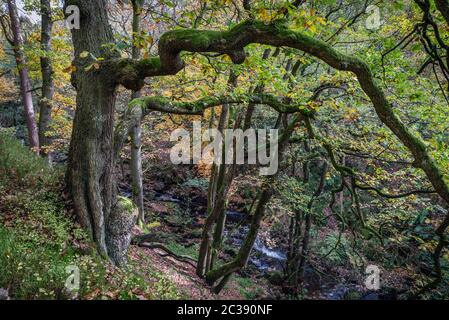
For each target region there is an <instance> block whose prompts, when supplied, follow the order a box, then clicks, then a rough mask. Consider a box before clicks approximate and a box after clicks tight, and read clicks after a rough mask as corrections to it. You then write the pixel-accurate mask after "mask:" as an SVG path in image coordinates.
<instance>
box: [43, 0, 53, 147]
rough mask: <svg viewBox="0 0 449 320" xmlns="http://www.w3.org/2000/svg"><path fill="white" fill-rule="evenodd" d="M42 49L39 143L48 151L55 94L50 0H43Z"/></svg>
mask: <svg viewBox="0 0 449 320" xmlns="http://www.w3.org/2000/svg"><path fill="white" fill-rule="evenodd" d="M40 8H41V49H42V56H41V58H40V60H41V61H40V62H41V72H42V90H41V92H42V97H41V99H40V101H39V103H40V112H39V143H40V147H41V148H43V153H47V152H46V150H45V147H46V146H48V144H49V138H48V136H47V135H48V129H49V128H48V126H49V124H50V121H51V109H52V100H53V95H54V91H55V88H54V84H53V65H52V62H51V59H50V57H49V55H50V52H51V33H52V27H53V20H52V9H51V1H50V0H41V2H40Z"/></svg>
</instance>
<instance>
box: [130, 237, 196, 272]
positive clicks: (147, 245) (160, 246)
mask: <svg viewBox="0 0 449 320" xmlns="http://www.w3.org/2000/svg"><path fill="white" fill-rule="evenodd" d="M137 246H139V247H144V248H148V249H160V250H163V251H165V252H166V253H167V255H168V256H170V257H172V258H174V259H176V260H178V261H180V262H184V263H188V264H190V265H191V266H192V267H194V268H196V260H195V259H193V258H192V257H190V256H184V255H178V254H176V253H174V252H173V251H172V250H170V249H169V248H167V247H166V246H165V245H163V244H162V243H158V242H152V243H149V242H142V243H139V244H137ZM167 255H165V256H167Z"/></svg>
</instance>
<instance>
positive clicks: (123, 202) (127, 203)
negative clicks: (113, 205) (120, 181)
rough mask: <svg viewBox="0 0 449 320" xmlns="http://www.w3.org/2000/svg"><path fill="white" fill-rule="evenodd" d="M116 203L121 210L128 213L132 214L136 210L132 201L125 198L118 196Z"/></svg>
mask: <svg viewBox="0 0 449 320" xmlns="http://www.w3.org/2000/svg"><path fill="white" fill-rule="evenodd" d="M117 203H118V205H119V206H120V207H121V208H123V209H125V210H126V211H128V212H130V213H132V212H133V211H134V210H135V209H136V206H135V205H134V203H133V202H132V200H131V199H129V198H126V197H122V196H118V197H117Z"/></svg>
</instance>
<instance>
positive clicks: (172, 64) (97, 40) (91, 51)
mask: <svg viewBox="0 0 449 320" xmlns="http://www.w3.org/2000/svg"><path fill="white" fill-rule="evenodd" d="M69 4H71V5H72V4H73V5H78V7H79V8H80V13H81V22H82V26H81V29H80V30H73V31H72V35H73V43H74V47H75V61H74V64H75V66H76V70H77V71H76V72H75V74H74V83H75V86H76V88H77V92H78V97H77V112H76V115H75V121H74V128H73V135H72V141H71V148H70V160H69V166H68V183H69V187H70V189H71V191H72V195H73V199H74V204H75V207H76V210H77V213H78V215H79V217H80V220H81V222H82V223H83V225H84V226H86V228H87V229H88V230H89V231H90V233H91V235H92V236H93V238H94V240H95V241H96V243H97V245H98V248H99V251H100V252H101V253H103V254H104V255H106V254H108V255H109V256H110V257H111V258H112V259H113V260H114V261H115V262H116V263H120V262H123V261H124V260H125V257H126V248H127V244H129V242H128V237H129V230H130V227H129V226H130V225H132V221H131V220H132V219H130V216H129V215H126V214H123V210H121V209H123V207H124V206H123V205H120V204H119V202H120V201H117V200H116V199H117V198H116V196H115V190H114V176H113V168H114V164H115V163H114V157H113V128H114V126H113V118H114V117H113V113H114V100H115V94H116V88H117V86H118V85H120V84H121V85H123V86H125V87H126V88H128V89H132V90H139V89H140V88H141V87H142V86H143V80H144V79H145V78H146V77H153V76H163V75H170V74H175V73H177V72H179V71H180V70H182V69H183V68H184V66H185V64H184V61H183V60H182V59H181V52H183V51H190V52H216V53H219V54H226V55H228V56H229V57H230V58H231V60H232V61H233V62H234V63H237V64H238V63H243V62H244V61H245V58H246V53H245V51H244V48H245V47H246V46H247V45H248V44H251V43H258V44H264V45H271V46H276V47H280V46H285V47H290V48H294V49H298V50H300V51H303V52H305V53H307V54H309V55H311V56H314V57H316V58H318V59H320V60H321V61H323V62H325V63H326V64H327V65H329V66H330V67H333V68H335V69H338V70H341V71H349V72H352V73H353V74H355V76H356V77H357V80H358V82H359V83H360V85H361V88H362V89H363V91H364V92H365V93H366V95H367V96H368V97H369V99H370V100H371V103H372V104H373V106H374V110H375V111H376V113H377V115H378V117H379V119H380V120H381V121H382V122H383V123H384V124H385V125H386V126H387V127H388V128H389V129H390V130H391V131H392V132H393V133H394V134H395V135H396V137H397V138H398V139H399V140H400V141H401V142H402V143H403V144H404V145H405V146H406V147H407V148H408V150H409V151H410V153H411V154H412V155H413V157H414V160H415V161H414V166H415V167H417V168H420V169H422V170H423V171H424V172H425V174H426V175H427V177H428V179H429V181H430V182H431V184H432V185H433V187H434V188H435V191H436V192H437V193H438V194H439V195H440V196H441V198H442V199H444V200H445V201H446V203H448V202H449V187H448V185H447V183H446V181H445V180H444V177H443V174H442V173H441V171H440V169H439V167H438V166H437V165H436V164H435V162H434V160H433V159H432V157H431V156H430V154H429V152H428V150H427V147H426V145H425V144H424V142H423V141H422V140H421V139H420V138H418V137H417V136H416V135H415V134H414V133H413V132H411V130H410V129H409V128H408V127H407V126H406V125H405V124H404V123H403V122H402V121H401V119H400V118H399V116H398V115H397V114H395V112H394V110H393V107H392V103H391V102H390V101H389V100H388V99H387V97H386V95H385V93H384V92H383V91H382V89H381V87H380V86H379V85H378V84H377V80H376V79H375V78H374V76H373V73H372V71H371V70H370V68H369V67H368V65H367V64H366V63H365V62H364V61H362V60H361V59H359V58H356V57H352V56H348V55H345V54H342V53H340V52H338V51H336V50H335V49H334V48H332V46H331V45H329V44H327V43H325V42H323V41H320V40H317V39H315V38H313V37H310V36H307V35H305V34H304V33H301V32H296V31H292V30H290V29H289V27H288V25H287V24H286V22H285V21H282V20H274V21H271V22H269V23H267V22H263V21H258V20H252V19H250V20H246V21H244V22H242V23H240V24H238V25H236V26H235V27H233V28H231V29H230V30H228V31H208V30H188V29H187V30H183V29H180V30H174V31H169V32H167V33H165V34H164V35H163V36H162V37H161V39H160V42H159V56H158V57H152V58H146V59H140V60H133V59H124V58H120V57H119V56H118V54H117V53H116V52H114V50H113V49H111V47H110V46H107V44H110V43H113V37H112V32H111V28H110V26H109V24H108V19H107V13H106V3H105V1H104V0H94V1H90V2H89V3H85V2H83V1H75V0H72V1H67V2H66V5H69ZM100 57H101V58H102V59H101V60H99V59H98V58H100ZM229 99H230V98H228V101H227V100H226V99H221V100H220V99H215V101H214V98H210V99H208V100H207V99H206V101H204V100H203V101H200V102H199V103H186V104H182V103H179V104H170V103H169V102H166V101H163V100H161V99H160V98H146V97H143V98H140V99H136V100H135V101H134V102H133V103H132V104H131V106H134V107H136V106H138V107H141V108H145V107H153V108H154V109H155V110H165V111H167V112H173V113H176V112H178V113H186V114H189V113H190V114H198V113H199V112H200V111H201V109H202V108H203V107H204V106H206V105H207V102H209V103H211V102H215V103H217V100H218V103H226V102H229ZM161 102H163V103H162V104H161ZM205 102H206V103H205ZM211 104H213V103H211ZM306 118H307V117H306ZM309 121H310V119H309ZM306 123H307V121H306ZM309 126H310V125H309ZM268 185H269V184H268ZM270 194H271V191H270V188H267V189H266V190H265V189H263V191H262V193H261V196H260V199H259V200H260V201H259V204H258V205H257V206H256V213H255V214H254V217H253V224H252V229H251V230H253V231H255V232H256V231H257V229H258V225H259V224H260V219H261V218H262V217H263V208H264V205H265V204H266V201H267V199H269V198H270V197H269V195H270ZM128 209H130V208H128ZM448 223H449V214H448V215H447V216H446V220H445V222H444V223H443V224H442V226H441V227H440V228H439V232H440V231H443V233H444V232H445V230H446V228H447V224H448ZM254 240H255V233H252V232H250V235H249V237H248V238H247V240H246V242H245V244H244V246H243V247H242V248H241V251H240V253H239V255H238V258H237V260H235V261H233V262H231V263H230V264H225V265H223V266H221V267H219V268H218V269H215V270H212V271H210V272H209V273H208V274H207V275H206V279H207V281H208V282H209V283H210V284H214V283H215V282H217V281H218V280H220V278H222V281H221V283H225V282H226V280H227V279H228V278H229V276H230V274H232V273H233V272H234V271H236V270H238V269H239V268H241V267H242V265H244V263H245V262H246V258H247V257H248V254H249V252H250V250H251V248H252V245H253V243H254ZM220 286H221V285H220V284H219V285H218V287H220Z"/></svg>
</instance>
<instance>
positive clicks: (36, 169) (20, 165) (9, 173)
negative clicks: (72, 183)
mask: <svg viewBox="0 0 449 320" xmlns="http://www.w3.org/2000/svg"><path fill="white" fill-rule="evenodd" d="M0 146H1V148H0V188H2V187H3V188H6V187H8V186H9V185H10V184H14V185H15V186H16V187H19V186H21V187H24V186H29V187H36V188H37V187H38V186H39V185H45V184H46V183H51V182H54V181H55V180H56V179H57V177H58V171H57V170H51V169H50V168H49V167H48V164H47V163H46V161H45V160H44V159H43V158H40V157H39V156H37V155H36V154H35V153H33V152H32V151H31V150H29V149H28V148H24V147H23V145H22V144H21V143H20V142H19V141H18V140H17V139H16V138H14V137H13V135H12V132H11V131H10V130H5V129H0Z"/></svg>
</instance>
